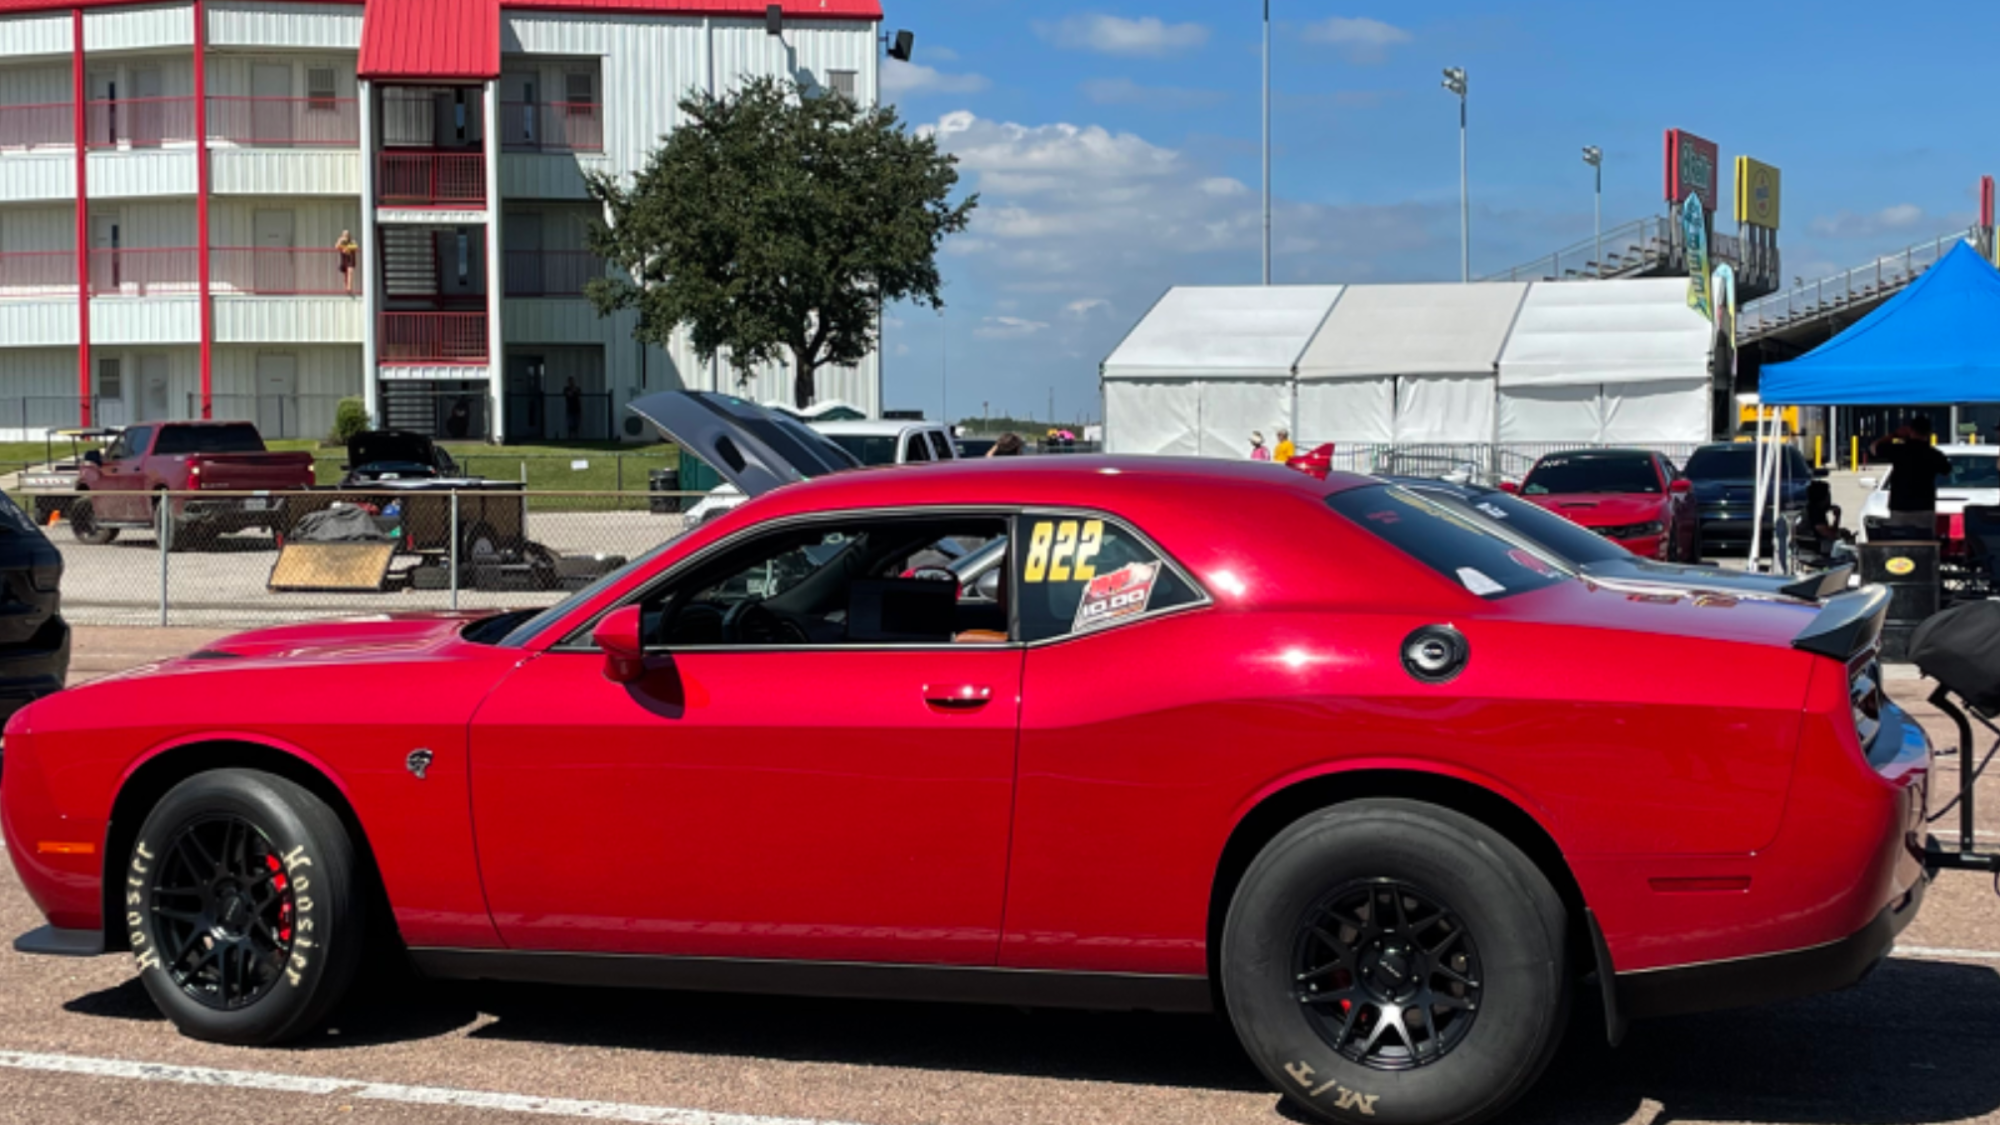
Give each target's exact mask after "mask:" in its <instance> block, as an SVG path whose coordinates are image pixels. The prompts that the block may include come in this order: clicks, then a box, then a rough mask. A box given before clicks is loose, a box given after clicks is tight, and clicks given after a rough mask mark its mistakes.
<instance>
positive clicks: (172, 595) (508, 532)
mask: <svg viewBox="0 0 2000 1125" xmlns="http://www.w3.org/2000/svg"><path fill="white" fill-rule="evenodd" d="M705 495H706V494H705V493H690V492H626V493H605V492H526V491H523V490H522V489H521V488H520V486H519V485H510V484H507V483H504V482H496V483H494V484H492V485H490V486H489V487H488V488H486V489H480V490H465V491H415V490H409V489H391V488H378V489H367V488H357V489H339V488H318V489H312V490H307V491H294V492H274V493H264V492H191V493H183V492H173V493H168V492H160V493H138V494H130V495H115V494H110V493H90V492H64V493H34V494H27V495H23V496H21V502H22V506H23V507H24V508H27V509H29V510H30V511H31V512H32V513H33V514H34V515H35V516H36V518H37V519H38V520H41V521H44V522H46V523H47V531H48V535H49V539H50V541H51V542H53V543H54V544H55V545H56V547H57V549H58V550H60V551H61V552H62V555H63V567H64V569H63V614H64V616H65V617H67V618H68V619H69V620H70V621H71V622H73V623H79V624H107V625H113V624H115V625H210V626H223V627H234V626H256V625H265V624H277V623H282V622H286V621H296V620H299V619H301V618H306V617H315V616H327V615H339V614H357V613H383V612H390V611H399V610H401V611H407V610H467V609H532V608H537V607H541V606H546V605H550V604H553V603H554V602H555V601H557V600H559V599H561V598H563V597H565V596H567V595H568V594H569V593H571V592H573V591H575V590H577V589H579V588H581V587H583V586H584V585H587V584H588V583H590V582H592V581H594V580H596V579H597V578H598V577H600V576H602V575H603V574H605V573H607V572H608V571H610V570H613V569H615V568H616V567H618V566H620V565H622V564H623V563H625V562H626V561H628V560H630V559H634V558H637V557H639V556H640V555H643V554H645V553H646V552H648V551H650V550H652V549H653V548H655V547H657V546H659V545H660V544H661V543H664V542H666V541H667V540H668V539H670V538H673V537H674V536H677V535H679V534H681V533H682V532H683V531H685V530H686V529H687V528H688V526H689V523H688V520H687V519H686V517H685V516H684V515H683V514H682V513H683V512H684V511H685V510H687V509H688V508H691V507H692V506H693V505H694V504H695V503H697V502H698V501H699V500H700V499H701V498H702V497H704V496H705ZM328 525H335V527H336V528H337V530H329V528H328Z"/></svg>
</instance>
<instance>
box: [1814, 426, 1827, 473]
mask: <svg viewBox="0 0 2000 1125" xmlns="http://www.w3.org/2000/svg"><path fill="white" fill-rule="evenodd" d="M1824 440H1825V435H1823V434H1814V435H1813V468H1815V469H1818V468H1821V467H1823V466H1825V464H1826V458H1824V457H1822V456H1821V455H1820V444H1819V443H1820V442H1822V441H1824Z"/></svg>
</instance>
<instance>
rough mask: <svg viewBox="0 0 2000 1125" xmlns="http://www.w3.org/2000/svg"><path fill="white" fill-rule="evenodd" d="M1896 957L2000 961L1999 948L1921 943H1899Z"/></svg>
mask: <svg viewBox="0 0 2000 1125" xmlns="http://www.w3.org/2000/svg"><path fill="white" fill-rule="evenodd" d="M1894 955H1895V956H1897V957H1916V958H1921V959H1924V960H1930V961H2000V950H1992V949H1932V948H1930V947H1928V946H1922V945H1899V946H1897V947H1896V950H1895V954H1894Z"/></svg>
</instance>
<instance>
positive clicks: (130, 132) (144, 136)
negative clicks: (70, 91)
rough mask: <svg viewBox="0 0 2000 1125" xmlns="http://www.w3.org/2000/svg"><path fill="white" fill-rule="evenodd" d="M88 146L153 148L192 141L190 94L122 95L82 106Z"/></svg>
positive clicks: (192, 126)
mask: <svg viewBox="0 0 2000 1125" xmlns="http://www.w3.org/2000/svg"><path fill="white" fill-rule="evenodd" d="M84 114H85V116H84V142H85V143H86V144H88V145H89V146H90V147H91V148H125V147H129V148H154V147H157V146H159V145H163V144H171V143H176V142H188V143H192V142H193V141H194V99H193V98H121V99H119V100H117V101H93V102H90V103H88V104H86V105H85V107H84Z"/></svg>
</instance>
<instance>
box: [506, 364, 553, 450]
mask: <svg viewBox="0 0 2000 1125" xmlns="http://www.w3.org/2000/svg"><path fill="white" fill-rule="evenodd" d="M548 371H549V365H548V361H547V360H546V359H545V358H544V357H542V356H539V355H509V356H508V357H507V436H508V437H510V438H515V439H527V438H540V437H546V436H547V429H548V427H547V418H546V414H547V411H545V410H544V409H543V407H544V406H546V405H547V403H546V400H545V399H544V397H543V395H544V394H545V393H546V391H547V388H546V387H544V386H543V384H544V383H545V382H546V381H547V379H548Z"/></svg>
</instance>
